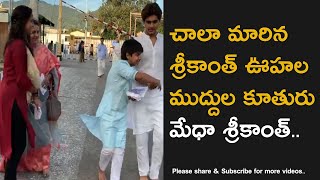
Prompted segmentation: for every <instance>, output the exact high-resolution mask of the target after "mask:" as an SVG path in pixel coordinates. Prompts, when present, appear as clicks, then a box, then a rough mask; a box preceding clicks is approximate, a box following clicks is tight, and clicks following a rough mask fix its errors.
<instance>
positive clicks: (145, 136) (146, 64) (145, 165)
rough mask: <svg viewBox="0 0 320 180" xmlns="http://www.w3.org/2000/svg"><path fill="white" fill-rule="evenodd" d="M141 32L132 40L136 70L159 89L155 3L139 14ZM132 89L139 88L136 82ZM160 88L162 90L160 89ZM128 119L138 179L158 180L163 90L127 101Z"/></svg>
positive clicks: (157, 9) (160, 44) (160, 45)
mask: <svg viewBox="0 0 320 180" xmlns="http://www.w3.org/2000/svg"><path fill="white" fill-rule="evenodd" d="M141 16H142V20H143V22H144V27H145V30H144V33H142V35H141V36H139V37H137V38H135V39H136V40H137V41H139V42H140V43H141V45H142V47H143V53H142V54H141V61H140V63H139V64H138V65H137V66H136V68H137V70H138V71H142V72H144V73H147V74H149V75H150V76H153V77H154V78H156V79H159V80H160V82H161V87H163V35H162V34H160V33H158V32H157V29H158V27H159V25H160V20H161V17H162V11H161V9H160V7H159V5H158V4H156V3H150V4H147V5H146V6H145V7H144V9H143V10H142V12H141ZM132 86H133V87H137V86H141V85H140V84H138V83H137V82H134V83H133V84H132ZM162 89H163V88H162ZM128 112H129V115H128V118H132V119H131V120H132V123H133V124H132V125H133V133H134V135H136V146H137V159H138V166H139V174H140V180H148V176H149V177H150V179H152V180H157V179H159V171H160V168H161V164H162V159H163V90H159V89H155V90H148V91H147V92H146V94H145V96H144V97H143V98H142V100H141V101H137V102H136V101H130V103H129V105H128ZM150 132H153V146H152V157H151V166H150V163H149V161H150V159H149V153H148V152H149V150H148V142H149V133H150Z"/></svg>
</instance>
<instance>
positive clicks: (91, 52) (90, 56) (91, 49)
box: [89, 44, 93, 60]
mask: <svg viewBox="0 0 320 180" xmlns="http://www.w3.org/2000/svg"><path fill="white" fill-rule="evenodd" d="M89 52H90V54H89V58H90V60H93V44H91V45H90V49H89ZM91 58H92V59H91Z"/></svg>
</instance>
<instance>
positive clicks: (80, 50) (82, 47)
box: [78, 41, 84, 63]
mask: <svg viewBox="0 0 320 180" xmlns="http://www.w3.org/2000/svg"><path fill="white" fill-rule="evenodd" d="M78 51H79V53H80V59H79V62H80V63H82V62H84V41H81V42H80V44H79V49H78Z"/></svg>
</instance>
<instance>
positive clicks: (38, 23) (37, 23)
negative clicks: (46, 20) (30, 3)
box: [32, 19, 41, 26]
mask: <svg viewBox="0 0 320 180" xmlns="http://www.w3.org/2000/svg"><path fill="white" fill-rule="evenodd" d="M32 22H33V24H34V25H37V26H40V25H41V24H40V22H39V21H37V20H35V19H33V20H32Z"/></svg>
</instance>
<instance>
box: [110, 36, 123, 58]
mask: <svg viewBox="0 0 320 180" xmlns="http://www.w3.org/2000/svg"><path fill="white" fill-rule="evenodd" d="M111 48H112V56H111V57H112V60H111V61H116V60H119V59H120V56H121V46H120V41H119V38H117V39H116V40H114V41H113V42H112V46H111Z"/></svg>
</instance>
